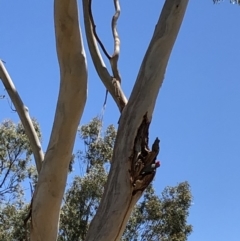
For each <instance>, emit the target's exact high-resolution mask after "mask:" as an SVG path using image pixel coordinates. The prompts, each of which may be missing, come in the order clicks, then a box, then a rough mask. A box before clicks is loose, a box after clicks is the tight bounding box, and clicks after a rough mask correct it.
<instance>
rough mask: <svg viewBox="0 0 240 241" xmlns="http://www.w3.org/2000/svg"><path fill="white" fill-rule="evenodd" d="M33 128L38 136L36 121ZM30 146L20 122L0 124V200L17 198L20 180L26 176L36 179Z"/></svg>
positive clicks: (19, 193) (19, 190) (20, 188)
mask: <svg viewBox="0 0 240 241" xmlns="http://www.w3.org/2000/svg"><path fill="white" fill-rule="evenodd" d="M34 126H35V129H36V130H37V133H38V135H39V137H40V130H39V126H38V123H37V122H36V121H34ZM31 155H32V151H31V147H30V143H29V140H28V138H27V136H26V134H25V130H24V128H23V126H22V124H21V123H18V124H14V123H13V122H12V121H10V120H6V121H3V122H2V123H1V124H0V200H1V201H4V200H5V201H7V200H6V198H8V199H9V200H12V201H13V200H14V199H16V198H17V199H19V198H20V196H21V195H23V190H22V187H21V182H22V181H24V180H25V179H26V178H31V179H34V180H36V170H35V167H34V166H33V165H32V164H31Z"/></svg>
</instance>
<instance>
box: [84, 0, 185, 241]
mask: <svg viewBox="0 0 240 241" xmlns="http://www.w3.org/2000/svg"><path fill="white" fill-rule="evenodd" d="M187 4H188V0H166V1H165V4H164V7H163V9H162V12H161V15H160V18H159V20H158V23H157V25H156V28H155V31H154V34H153V37H152V40H151V42H150V44H149V47H148V50H147V52H146V55H145V57H144V59H143V62H142V66H141V68H140V71H139V74H138V77H137V80H136V83H135V85H134V88H133V91H132V94H131V97H130V99H129V102H128V104H127V106H126V107H125V108H124V110H123V112H122V115H121V118H120V120H119V128H118V133H117V138H116V142H115V146H114V151H113V158H112V165H111V169H110V173H109V176H108V181H107V184H106V186H105V190H104V194H103V197H102V199H101V203H100V206H99V208H98V211H97V214H96V215H95V217H94V219H93V221H92V222H91V225H90V227H89V231H88V234H87V237H86V241H117V240H120V238H121V236H122V233H123V231H124V229H125V226H126V223H127V220H128V218H129V216H130V214H131V211H132V209H133V207H134V205H135V204H136V202H137V201H138V199H139V198H140V197H141V195H142V191H137V192H136V193H135V194H134V191H135V187H134V185H133V184H132V182H131V179H132V170H131V169H132V166H133V162H134V161H135V160H134V156H135V154H136V152H140V154H141V145H140V144H138V145H137V146H135V143H142V140H144V139H148V127H149V125H150V122H151V118H152V112H153V109H154V106H155V102H156V98H157V95H158V92H159V89H160V86H161V84H162V82H163V78H164V73H165V69H166V66H167V63H168V59H169V56H170V53H171V51H172V48H173V45H174V42H175V40H176V37H177V35H178V31H179V29H180V26H181V23H182V20H183V17H184V13H185V10H186V7H187ZM141 127H142V128H143V130H144V131H143V132H142V133H143V134H144V133H145V135H139V133H140V134H141V132H139V130H140V128H141ZM149 176H150V175H149ZM149 180H150V181H151V176H150V177H149ZM145 181H146V180H145ZM145 181H144V185H145V184H146V182H145Z"/></svg>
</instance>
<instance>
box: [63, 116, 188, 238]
mask: <svg viewBox="0 0 240 241" xmlns="http://www.w3.org/2000/svg"><path fill="white" fill-rule="evenodd" d="M101 129H102V125H101V121H100V120H99V119H98V118H95V119H93V120H92V121H91V122H90V123H89V124H87V125H84V126H82V127H81V128H79V136H80V138H81V139H82V141H83V143H84V149H85V151H84V152H79V153H78V155H79V158H80V160H81V161H82V163H84V164H85V166H86V174H85V175H84V176H81V177H80V176H77V177H75V178H74V180H73V183H72V184H71V186H70V188H69V189H68V190H67V192H66V195H65V200H64V204H63V207H62V212H61V220H60V229H59V237H58V240H59V241H68V240H78V241H83V240H85V237H86V234H87V230H88V227H89V224H90V222H91V220H92V218H93V217H94V215H95V213H96V210H97V208H98V206H99V203H100V199H101V196H102V194H103V189H104V184H105V182H106V180H107V174H108V172H107V167H108V165H109V162H111V158H112V151H113V147H114V141H115V137H116V130H115V128H114V127H113V126H109V127H108V128H107V130H106V132H105V134H104V135H103V136H102V135H101ZM191 200H192V196H191V192H190V187H189V184H188V183H187V182H183V183H180V184H179V185H177V186H176V187H166V188H165V189H164V191H163V192H162V195H161V197H158V196H157V195H156V194H155V191H154V189H153V187H152V186H149V187H148V188H147V190H146V191H145V193H144V196H143V198H142V199H141V200H140V202H139V203H138V204H137V206H136V207H135V209H134V211H133V213H132V215H131V217H130V220H129V222H128V224H127V227H126V230H125V232H124V234H123V237H122V241H134V240H136V241H138V240H142V241H149V240H151V241H154V240H156V241H159V240H162V241H185V240H187V237H188V235H189V234H190V233H191V231H192V227H191V225H188V224H187V217H188V212H189V211H188V210H189V207H190V205H191Z"/></svg>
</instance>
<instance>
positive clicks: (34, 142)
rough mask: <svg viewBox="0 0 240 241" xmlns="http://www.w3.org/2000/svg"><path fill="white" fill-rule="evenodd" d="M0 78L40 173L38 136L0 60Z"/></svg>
mask: <svg viewBox="0 0 240 241" xmlns="http://www.w3.org/2000/svg"><path fill="white" fill-rule="evenodd" d="M0 78H1V80H2V82H3V85H4V87H5V89H6V90H7V92H8V95H9V96H10V98H11V101H12V102H13V104H14V106H15V108H16V110H17V113H18V115H19V117H20V120H21V122H22V124H23V126H24V129H25V131H26V134H27V136H28V138H29V141H30V145H31V148H32V152H33V155H34V159H35V162H36V166H37V171H38V173H40V170H41V167H42V161H43V158H44V154H43V151H42V147H41V143H40V141H39V139H38V136H37V133H36V131H35V129H34V126H33V123H32V120H31V118H30V116H29V111H28V108H27V107H26V106H25V105H24V103H23V102H22V100H21V97H20V96H19V94H18V92H17V90H16V88H15V86H14V84H13V81H12V79H11V77H10V76H9V74H8V72H7V70H6V68H5V66H4V64H3V62H2V61H1V60H0Z"/></svg>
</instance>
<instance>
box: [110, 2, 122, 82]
mask: <svg viewBox="0 0 240 241" xmlns="http://www.w3.org/2000/svg"><path fill="white" fill-rule="evenodd" d="M114 7H115V11H116V12H115V14H114V16H113V18H112V34H113V39H114V53H113V55H112V58H111V59H110V63H111V67H112V72H113V76H114V78H115V79H117V80H118V81H119V82H120V83H121V77H120V73H119V71H118V65H117V64H118V58H119V52H120V38H119V36H118V32H117V20H118V18H119V16H120V4H119V1H118V0H114Z"/></svg>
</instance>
